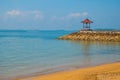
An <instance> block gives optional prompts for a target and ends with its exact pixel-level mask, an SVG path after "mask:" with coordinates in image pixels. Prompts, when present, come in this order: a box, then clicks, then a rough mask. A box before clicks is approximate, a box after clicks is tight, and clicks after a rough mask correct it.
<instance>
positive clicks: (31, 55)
mask: <svg viewBox="0 0 120 80" xmlns="http://www.w3.org/2000/svg"><path fill="white" fill-rule="evenodd" d="M71 32H73V31H62V30H61V31H58V30H56V31H37V30H1V31H0V80H10V79H13V78H16V77H21V76H31V75H40V74H47V73H51V72H56V71H61V70H70V69H76V68H82V67H89V66H95V65H99V64H103V63H111V62H116V61H120V42H90V41H70V40H69V41H67V40H57V39H56V38H57V37H59V36H61V35H65V34H68V33H71Z"/></svg>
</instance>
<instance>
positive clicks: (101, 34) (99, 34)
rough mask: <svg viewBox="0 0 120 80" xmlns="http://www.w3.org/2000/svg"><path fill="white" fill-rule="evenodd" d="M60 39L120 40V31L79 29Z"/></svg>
mask: <svg viewBox="0 0 120 80" xmlns="http://www.w3.org/2000/svg"><path fill="white" fill-rule="evenodd" d="M58 39H63V40H86V41H119V42H120V31H78V32H75V33H71V34H68V35H65V36H61V37H59V38H58Z"/></svg>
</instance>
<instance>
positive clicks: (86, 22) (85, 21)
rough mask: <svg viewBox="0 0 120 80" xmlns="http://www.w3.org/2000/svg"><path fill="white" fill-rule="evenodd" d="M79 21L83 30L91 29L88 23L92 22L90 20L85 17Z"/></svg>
mask: <svg viewBox="0 0 120 80" xmlns="http://www.w3.org/2000/svg"><path fill="white" fill-rule="evenodd" d="M81 23H83V29H82V30H85V31H88V30H92V29H90V24H91V23H93V21H91V20H89V19H85V20H83V21H82V22H81Z"/></svg>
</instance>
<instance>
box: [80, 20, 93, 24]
mask: <svg viewBox="0 0 120 80" xmlns="http://www.w3.org/2000/svg"><path fill="white" fill-rule="evenodd" d="M81 23H85V24H88V23H93V21H90V20H89V19H85V20H83V21H82V22H81Z"/></svg>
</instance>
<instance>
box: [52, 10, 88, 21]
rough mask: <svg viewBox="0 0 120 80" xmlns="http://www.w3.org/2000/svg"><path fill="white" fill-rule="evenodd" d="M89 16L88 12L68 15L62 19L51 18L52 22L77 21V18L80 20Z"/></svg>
mask: <svg viewBox="0 0 120 80" xmlns="http://www.w3.org/2000/svg"><path fill="white" fill-rule="evenodd" d="M86 16H88V13H87V12H83V13H79V12H78V13H69V14H68V15H66V16H61V17H58V16H53V17H52V18H51V20H65V19H76V18H80V17H86Z"/></svg>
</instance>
